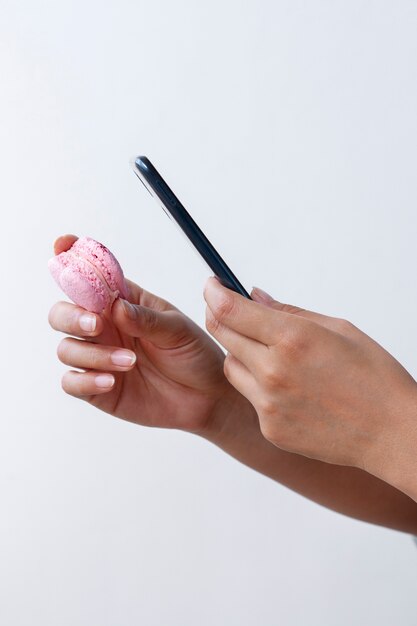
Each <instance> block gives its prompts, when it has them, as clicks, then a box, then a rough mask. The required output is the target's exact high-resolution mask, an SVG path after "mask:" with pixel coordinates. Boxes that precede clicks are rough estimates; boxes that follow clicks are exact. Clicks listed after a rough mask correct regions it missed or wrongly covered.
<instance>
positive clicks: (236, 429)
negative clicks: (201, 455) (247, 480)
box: [196, 385, 259, 447]
mask: <svg viewBox="0 0 417 626" xmlns="http://www.w3.org/2000/svg"><path fill="white" fill-rule="evenodd" d="M253 428H255V429H256V430H259V420H258V416H257V414H256V411H255V409H254V408H253V406H252V405H251V403H250V402H249V401H248V400H247V399H246V398H245V397H244V396H242V394H240V393H239V392H238V391H236V389H235V388H234V387H232V385H229V387H228V388H227V390H226V391H225V392H224V393H223V394H222V395H221V396H220V397H219V398H218V400H217V401H216V402H215V404H214V406H213V410H212V413H211V415H210V419H209V420H207V422H206V423H205V426H204V428H203V429H201V430H200V431H199V432H198V433H196V434H198V435H199V436H201V437H203V438H204V439H207V440H208V441H211V442H212V443H214V444H216V445H219V446H221V447H223V445H226V444H227V443H228V442H229V441H230V440H233V439H235V438H236V437H239V436H241V435H242V434H243V433H244V432H246V431H247V430H248V429H249V430H252V429H253Z"/></svg>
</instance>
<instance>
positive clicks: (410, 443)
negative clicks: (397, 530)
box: [364, 383, 417, 502]
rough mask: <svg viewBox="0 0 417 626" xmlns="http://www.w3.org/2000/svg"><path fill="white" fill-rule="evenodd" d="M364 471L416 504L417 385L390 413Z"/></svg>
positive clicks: (403, 395) (403, 396)
mask: <svg viewBox="0 0 417 626" xmlns="http://www.w3.org/2000/svg"><path fill="white" fill-rule="evenodd" d="M387 424H388V425H387V427H386V428H385V429H384V431H383V432H381V437H380V439H379V442H378V445H377V446H375V449H374V450H373V451H372V453H370V454H369V455H368V458H367V463H366V466H365V467H364V469H365V470H366V471H367V472H368V473H370V474H373V475H374V476H377V477H378V478H380V479H381V480H383V481H384V482H386V483H388V484H390V485H392V486H393V487H396V488H397V489H398V490H399V491H402V492H403V493H405V494H407V495H408V496H409V497H410V498H412V499H413V500H415V501H416V502H417V384H416V383H414V386H413V387H412V388H411V389H410V390H407V392H406V393H404V394H402V397H401V398H400V400H398V401H397V402H396V404H395V406H394V407H393V408H392V410H391V411H390V415H389V419H388V420H387Z"/></svg>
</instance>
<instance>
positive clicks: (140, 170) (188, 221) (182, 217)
mask: <svg viewBox="0 0 417 626" xmlns="http://www.w3.org/2000/svg"><path fill="white" fill-rule="evenodd" d="M131 163H132V167H133V171H134V172H135V174H136V176H137V177H138V178H139V180H140V181H141V182H142V183H143V184H144V185H145V187H146V189H147V190H148V191H149V193H150V194H151V195H152V196H154V198H155V199H156V200H158V201H159V203H160V204H161V205H162V208H163V209H164V211H165V213H166V214H167V215H168V217H170V218H172V219H174V220H175V221H176V222H177V224H178V226H179V227H180V228H181V229H182V231H183V232H184V233H185V235H186V236H187V237H188V239H189V240H190V241H191V243H192V244H193V246H194V247H195V248H196V249H197V251H198V252H199V253H200V254H201V256H202V257H203V259H204V260H205V261H206V263H207V265H208V266H209V267H210V268H211V270H212V271H213V272H214V274H215V276H217V277H218V279H219V280H220V282H221V283H222V284H223V285H224V286H225V287H228V288H229V289H232V291H236V292H237V293H240V294H241V295H242V296H245V298H249V300H250V299H251V297H250V295H249V294H248V292H247V291H246V289H245V288H244V287H243V285H242V284H241V283H240V282H239V281H238V279H237V278H236V276H235V275H234V274H233V272H232V270H231V269H230V268H229V267H228V266H227V265H226V263H225V262H224V261H223V259H222V257H221V256H220V254H219V253H218V252H217V250H216V249H215V248H214V246H213V245H212V244H211V243H210V241H209V240H208V239H207V237H206V236H205V234H204V233H203V231H202V230H201V228H200V227H199V226H198V225H197V224H196V223H195V221H194V220H193V218H192V217H191V215H190V214H189V213H188V211H186V209H185V208H184V207H183V205H182V204H181V202H180V201H179V200H178V198H177V196H176V195H175V194H174V192H173V191H172V190H171V189H170V188H169V187H168V185H167V184H166V182H165V181H164V179H163V178H162V176H161V175H160V174H159V173H158V171H157V170H156V168H155V167H154V166H153V165H152V163H151V162H150V160H149V159H148V158H146V157H145V156H138V157H135V158H134V159H132V161H131Z"/></svg>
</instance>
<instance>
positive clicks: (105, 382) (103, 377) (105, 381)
mask: <svg viewBox="0 0 417 626" xmlns="http://www.w3.org/2000/svg"><path fill="white" fill-rule="evenodd" d="M95 383H96V387H99V388H100V389H108V388H109V387H113V385H114V376H112V375H111V374H99V375H98V376H96V378H95Z"/></svg>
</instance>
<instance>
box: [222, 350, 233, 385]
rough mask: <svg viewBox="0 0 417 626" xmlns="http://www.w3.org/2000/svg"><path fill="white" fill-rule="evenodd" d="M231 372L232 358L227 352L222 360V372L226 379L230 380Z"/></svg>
mask: <svg viewBox="0 0 417 626" xmlns="http://www.w3.org/2000/svg"><path fill="white" fill-rule="evenodd" d="M232 372H233V360H232V359H231V358H230V355H229V354H227V355H226V358H225V360H224V362H223V373H224V375H225V376H226V378H227V380H230V379H231V378H232Z"/></svg>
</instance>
